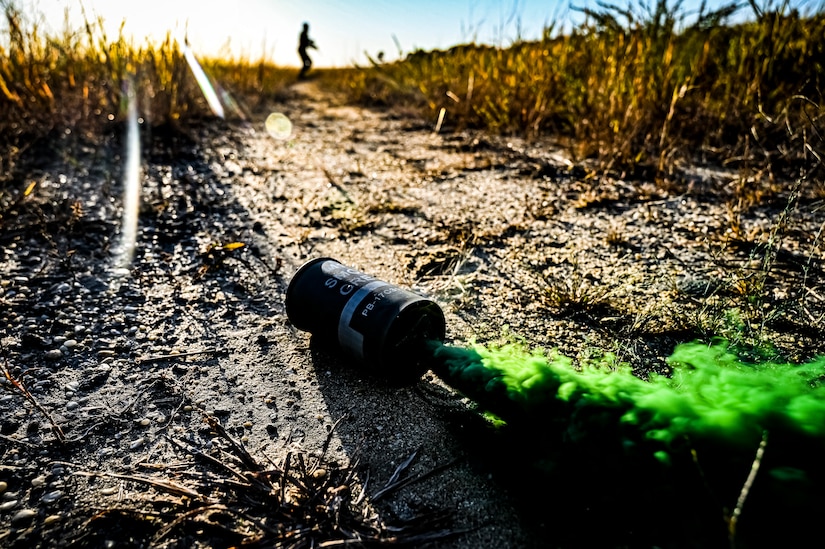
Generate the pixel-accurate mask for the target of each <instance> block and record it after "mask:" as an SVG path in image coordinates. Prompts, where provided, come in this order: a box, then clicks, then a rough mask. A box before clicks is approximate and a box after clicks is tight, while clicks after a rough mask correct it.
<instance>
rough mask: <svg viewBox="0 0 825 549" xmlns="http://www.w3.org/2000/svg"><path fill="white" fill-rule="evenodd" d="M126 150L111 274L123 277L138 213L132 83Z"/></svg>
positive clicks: (136, 134) (132, 247) (137, 144)
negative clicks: (116, 238)
mask: <svg viewBox="0 0 825 549" xmlns="http://www.w3.org/2000/svg"><path fill="white" fill-rule="evenodd" d="M124 86H125V90H124V91H125V93H124V96H125V98H126V103H127V111H126V150H125V153H124V157H125V159H126V164H125V165H124V167H123V219H122V221H121V231H120V241H119V243H118V244H117V246H115V248H114V254H115V257H114V265H113V267H114V271H113V272H114V274H115V275H120V276H122V275H126V274H128V273H129V266H130V265H131V263H132V258H133V256H134V253H135V245H136V243H137V229H138V213H139V211H140V133H139V130H138V105H137V94H136V93H135V87H134V83H133V82H132V80H131V79H126V81H125V84H124Z"/></svg>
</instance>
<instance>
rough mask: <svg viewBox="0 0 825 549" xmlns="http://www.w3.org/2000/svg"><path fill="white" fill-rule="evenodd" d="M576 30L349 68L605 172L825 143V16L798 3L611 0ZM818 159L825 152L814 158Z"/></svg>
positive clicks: (786, 151)
mask: <svg viewBox="0 0 825 549" xmlns="http://www.w3.org/2000/svg"><path fill="white" fill-rule="evenodd" d="M600 6H602V7H601V8H599V9H597V10H584V11H585V13H586V15H587V18H586V20H585V22H584V23H582V24H581V25H579V26H577V27H575V28H573V29H572V31H570V32H567V33H564V34H559V33H555V32H554V29H553V28H552V27H551V28H548V29H546V30H545V33H544V36H543V38H542V39H541V40H538V41H532V42H525V41H518V42H515V43H514V44H512V45H510V46H509V47H506V48H505V47H498V48H492V47H480V46H475V45H467V46H459V47H455V48H452V49H450V50H447V51H433V52H423V51H417V52H413V53H411V54H409V55H407V56H406V58H405V59H404V60H402V61H399V62H395V63H389V64H381V63H374V64H373V66H372V67H370V68H367V69H364V70H362V71H360V72H355V73H352V74H350V75H348V78H347V79H346V80H345V81H344V82H343V83H342V86H343V87H344V88H346V89H347V90H348V91H349V93H350V94H351V97H352V98H353V100H356V101H361V102H365V103H370V102H377V103H397V102H401V101H406V102H407V103H409V104H412V105H414V106H416V107H417V108H419V109H420V111H421V112H422V113H423V114H425V115H426V116H429V117H430V118H431V119H435V118H436V117H437V116H438V115H439V113H440V112H441V111H442V109H444V110H445V112H446V117H445V119H446V124H448V125H451V126H453V127H457V128H481V129H484V130H489V131H492V132H503V133H512V134H523V135H528V136H535V135H539V134H547V133H553V134H556V135H561V136H566V137H567V138H569V143H570V150H571V152H572V153H573V154H574V156H576V157H578V158H595V159H597V160H598V165H599V166H600V167H601V168H602V169H621V170H633V169H636V168H637V167H639V166H648V167H654V168H655V169H656V170H658V172H659V173H665V172H667V171H669V170H671V169H673V167H674V166H675V165H677V164H678V162H679V161H680V160H683V159H684V158H685V157H686V156H692V157H694V158H695V155H696V154H697V153H701V154H703V155H705V156H709V157H713V158H715V159H718V160H720V161H724V162H728V163H735V164H740V165H744V164H747V163H756V164H759V165H762V166H764V165H765V164H770V165H775V164H776V163H779V162H782V161H787V160H789V159H790V158H791V157H793V159H794V160H799V159H800V158H801V159H804V158H805V157H806V155H807V157H808V159H814V160H816V157H815V155H817V154H818V155H820V156H821V154H822V150H823V140H822V139H823V138H822V129H823V122H822V120H823V118H822V115H823V113H822V109H821V107H820V105H823V81H822V78H823V76H822V75H823V74H825V73H823V69H825V67H824V66H823V64H825V62H823V60H825V13H823V11H822V7H821V6H820V7H819V8H817V9H815V10H810V11H809V12H807V13H802V12H800V11H798V10H796V9H794V8H793V7H792V6H791V4H790V2H789V1H787V0H786V1H782V2H778V3H776V2H774V1H773V0H768V2H767V3H766V4H765V5H763V6H762V7H760V6H758V5H757V4H756V3H755V2H752V3H751V5H750V7H748V8H747V9H748V10H749V11H750V17H749V18H748V19H747V20H746V21H745V22H739V23H731V22H730V21H731V16H732V15H734V14H736V13H741V10H742V9H743V8H742V7H741V6H737V5H734V4H730V5H727V6H723V7H721V8H719V9H716V10H702V11H700V12H699V13H690V12H688V11H687V10H685V9H683V7H682V4H681V2H678V1H677V2H668V1H667V0H657V1H656V2H653V3H651V4H649V5H648V4H647V3H644V2H639V3H638V4H635V5H632V6H631V7H629V8H626V9H625V8H620V7H616V6H609V5H607V4H600ZM816 161H817V162H818V160H816Z"/></svg>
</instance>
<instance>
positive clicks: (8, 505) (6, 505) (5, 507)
mask: <svg viewBox="0 0 825 549" xmlns="http://www.w3.org/2000/svg"><path fill="white" fill-rule="evenodd" d="M15 507H17V500H16V499H10V500H9V501H4V502H3V503H1V504H0V511H9V510H11V509H14V508H15Z"/></svg>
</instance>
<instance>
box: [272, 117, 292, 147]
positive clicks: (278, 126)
mask: <svg viewBox="0 0 825 549" xmlns="http://www.w3.org/2000/svg"><path fill="white" fill-rule="evenodd" d="M266 132H267V133H268V134H269V135H271V136H272V137H273V138H275V139H278V140H279V141H284V140H286V139H289V136H291V135H292V122H290V121H289V118H287V117H286V115H285V114H282V113H279V112H273V113H272V114H270V115H269V116H267V117H266Z"/></svg>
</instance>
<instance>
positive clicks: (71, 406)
mask: <svg viewBox="0 0 825 549" xmlns="http://www.w3.org/2000/svg"><path fill="white" fill-rule="evenodd" d="M78 406H80V405H79V404H78V403H77V401H76V400H70V401H69V402H67V403H66V409H67V410H76V409H77V407H78Z"/></svg>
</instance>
